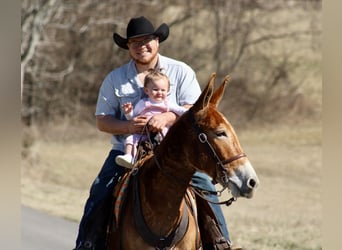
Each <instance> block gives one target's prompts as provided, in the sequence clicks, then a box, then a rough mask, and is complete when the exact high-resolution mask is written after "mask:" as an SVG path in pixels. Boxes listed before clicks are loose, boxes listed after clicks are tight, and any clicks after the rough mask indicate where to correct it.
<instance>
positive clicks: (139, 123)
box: [128, 115, 148, 134]
mask: <svg viewBox="0 0 342 250" xmlns="http://www.w3.org/2000/svg"><path fill="white" fill-rule="evenodd" d="M147 122H148V117H147V116H144V115H141V116H137V117H134V118H133V119H132V120H130V121H129V123H128V131H129V134H136V133H141V132H142V130H143V129H144V126H145V125H146V123H147Z"/></svg>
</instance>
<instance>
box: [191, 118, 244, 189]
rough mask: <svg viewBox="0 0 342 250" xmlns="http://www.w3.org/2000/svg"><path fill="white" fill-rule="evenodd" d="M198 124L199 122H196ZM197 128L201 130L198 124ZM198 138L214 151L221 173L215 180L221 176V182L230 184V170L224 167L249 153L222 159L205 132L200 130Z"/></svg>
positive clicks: (226, 184) (217, 167)
mask: <svg viewBox="0 0 342 250" xmlns="http://www.w3.org/2000/svg"><path fill="white" fill-rule="evenodd" d="M196 125H197V124H196ZM196 127H197V130H199V129H200V128H199V127H198V125H197V126H196ZM198 139H199V141H200V142H201V143H203V144H206V145H207V146H208V148H209V149H210V151H211V152H212V155H213V157H214V158H215V160H216V172H217V173H218V174H219V173H221V176H217V177H216V178H215V180H214V181H215V182H216V179H218V178H221V184H223V185H224V186H225V187H227V186H228V182H229V176H228V171H227V169H226V168H225V167H224V165H226V164H229V163H232V162H233V161H236V160H238V159H240V158H242V157H247V155H246V154H245V153H240V154H237V155H235V156H233V157H231V158H229V159H227V160H223V161H222V160H221V159H220V157H218V155H217V153H216V151H215V149H214V148H213V146H212V145H211V144H210V142H209V141H208V137H207V135H206V134H205V133H203V132H200V133H199V134H198Z"/></svg>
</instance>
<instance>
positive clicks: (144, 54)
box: [127, 35, 159, 65]
mask: <svg viewBox="0 0 342 250" xmlns="http://www.w3.org/2000/svg"><path fill="white" fill-rule="evenodd" d="M127 46H128V49H129V54H130V56H131V57H132V59H133V60H134V61H135V62H136V63H138V64H143V65H146V64H150V63H151V62H152V61H153V59H155V58H156V56H157V54H158V48H159V41H158V37H155V36H152V35H148V36H142V37H138V38H133V39H129V41H128V43H127Z"/></svg>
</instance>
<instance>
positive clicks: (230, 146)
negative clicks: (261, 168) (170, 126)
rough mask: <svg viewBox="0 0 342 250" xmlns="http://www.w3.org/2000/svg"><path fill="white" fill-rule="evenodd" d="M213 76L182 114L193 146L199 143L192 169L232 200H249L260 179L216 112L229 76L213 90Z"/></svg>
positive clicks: (232, 131)
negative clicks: (194, 168) (233, 198)
mask: <svg viewBox="0 0 342 250" xmlns="http://www.w3.org/2000/svg"><path fill="white" fill-rule="evenodd" d="M215 77H216V75H215V74H212V75H211V78H210V81H209V83H208V85H207V86H206V88H205V89H204V90H203V92H202V94H201V96H200V97H199V98H198V100H197V101H196V103H195V104H194V105H193V107H192V108H191V109H190V110H189V112H187V114H185V115H184V116H185V117H184V118H186V119H187V120H188V121H189V122H190V123H191V124H192V129H191V130H192V131H193V132H194V134H195V136H196V138H195V139H194V140H193V143H196V144H201V145H200V146H199V147H195V146H194V147H193V151H192V153H193V154H194V155H196V160H195V166H196V168H197V169H198V170H201V171H204V172H206V173H207V174H209V175H210V176H211V177H212V178H213V180H215V181H216V182H218V183H220V184H221V185H222V186H224V187H228V188H229V189H230V190H231V193H232V195H233V196H234V197H239V196H242V197H246V198H251V197H252V196H253V194H254V190H255V189H256V187H257V186H258V185H259V179H258V177H257V175H256V173H255V171H254V169H253V167H252V165H251V163H250V162H249V160H248V158H247V156H246V155H245V154H244V153H243V151H242V148H241V146H240V143H239V140H238V137H237V135H236V133H235V131H234V129H233V127H232V125H231V124H230V123H229V121H228V120H227V119H226V118H225V116H224V115H223V114H222V113H220V112H219V111H218V109H217V107H218V104H219V102H220V101H221V99H222V96H223V94H224V90H225V86H226V84H227V83H228V81H229V76H226V77H225V79H224V81H223V82H222V84H221V85H220V86H219V88H217V90H215V91H214V81H215ZM191 134H193V133H191Z"/></svg>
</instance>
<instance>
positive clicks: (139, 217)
mask: <svg viewBox="0 0 342 250" xmlns="http://www.w3.org/2000/svg"><path fill="white" fill-rule="evenodd" d="M138 174H139V173H137V174H136V175H134V176H132V178H133V179H132V181H133V207H134V209H133V210H134V212H133V213H134V221H135V226H136V228H137V231H138V233H139V234H140V236H141V237H142V238H143V239H144V240H145V241H146V242H147V243H148V244H149V245H151V246H154V247H156V249H170V247H171V246H174V245H175V244H176V243H178V242H179V241H180V240H181V239H182V238H183V237H184V235H185V233H186V231H187V229H188V224H189V215H188V209H187V208H186V207H185V208H184V209H183V214H182V219H181V221H180V223H179V225H178V226H177V227H176V228H175V229H174V230H173V231H172V232H171V233H170V234H169V235H167V236H160V235H157V234H155V233H154V232H152V231H151V229H150V228H149V227H148V226H147V225H146V221H145V219H144V216H143V213H142V210H141V203H140V195H139V187H138V177H137V176H138ZM185 204H186V202H185Z"/></svg>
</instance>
